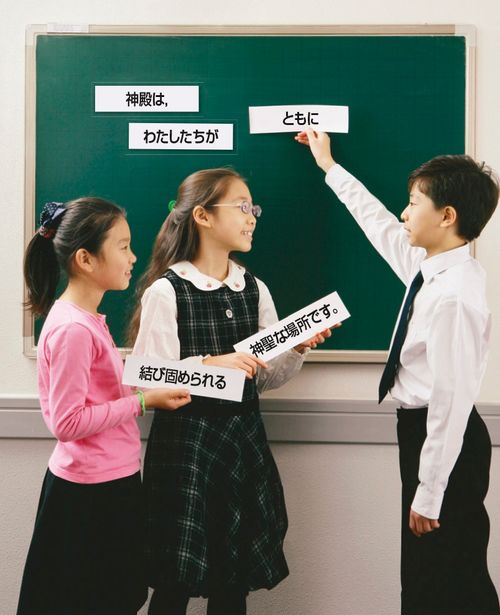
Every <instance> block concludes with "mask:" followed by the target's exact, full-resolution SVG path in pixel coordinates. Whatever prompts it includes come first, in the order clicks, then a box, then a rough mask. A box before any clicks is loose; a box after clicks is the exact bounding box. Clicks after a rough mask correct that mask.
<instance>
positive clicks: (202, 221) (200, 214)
mask: <svg viewBox="0 0 500 615" xmlns="http://www.w3.org/2000/svg"><path fill="white" fill-rule="evenodd" d="M192 216H193V220H194V221H195V222H196V224H199V225H200V226H204V227H205V228H211V226H212V224H211V222H210V216H209V215H208V212H207V210H206V209H205V208H204V207H202V206H201V205H196V207H195V208H194V209H193V213H192Z"/></svg>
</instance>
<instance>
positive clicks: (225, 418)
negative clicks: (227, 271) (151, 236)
mask: <svg viewBox="0 0 500 615" xmlns="http://www.w3.org/2000/svg"><path fill="white" fill-rule="evenodd" d="M164 277H166V278H167V279H168V280H169V281H170V282H171V284H172V286H173V287H174V289H175V292H176V297H177V310H178V335H179V340H180V347H181V359H183V358H186V357H189V356H193V355H206V354H211V355H220V354H226V353H230V352H234V349H233V344H234V343H236V342H237V341H240V340H242V339H244V338H246V337H248V336H250V335H252V334H254V333H256V332H257V330H258V306H259V290H258V287H257V283H256V281H255V278H254V277H253V276H252V275H251V274H249V273H248V272H246V273H245V288H244V289H243V290H242V291H239V292H236V291H233V290H231V289H230V288H229V287H227V286H222V287H221V288H218V289H216V290H213V291H204V290H199V289H197V288H196V287H195V286H194V285H193V284H191V282H189V281H187V280H183V279H181V278H180V277H179V276H177V274H176V273H174V272H173V271H172V270H169V271H168V272H167V273H166V274H165V276H164ZM144 489H145V498H146V557H147V572H148V581H149V585H150V586H151V587H154V588H158V587H167V588H168V587H172V589H174V588H175V586H178V585H179V584H180V585H181V586H182V587H183V589H184V591H186V590H187V592H188V593H189V595H191V596H200V595H201V596H209V595H210V594H211V593H212V592H213V591H214V590H215V591H220V590H221V589H224V588H228V587H229V588H232V589H234V590H237V591H242V592H248V591H251V590H256V589H260V588H267V589H270V588H272V587H274V586H275V585H277V584H278V583H279V582H280V581H281V580H282V579H284V578H285V577H286V576H287V575H288V567H287V564H286V560H285V557H284V554H283V540H284V537H285V533H286V530H287V526H288V522H287V515H286V509H285V502H284V498H283V488H282V485H281V480H280V477H279V474H278V469H277V467H276V464H275V462H274V459H273V456H272V454H271V451H270V449H269V445H268V443H267V438H266V433H265V430H264V425H263V423H262V418H261V415H260V412H259V400H258V396H257V389H256V384H255V379H253V380H246V384H245V389H244V394H243V401H242V402H241V403H237V402H231V401H227V400H217V399H208V398H202V397H196V396H193V401H192V403H191V404H189V405H187V406H185V407H184V408H182V409H180V410H179V411H177V412H165V411H159V410H157V411H155V416H154V419H153V424H152V427H151V433H150V436H149V440H148V446H147V451H146V457H145V463H144Z"/></svg>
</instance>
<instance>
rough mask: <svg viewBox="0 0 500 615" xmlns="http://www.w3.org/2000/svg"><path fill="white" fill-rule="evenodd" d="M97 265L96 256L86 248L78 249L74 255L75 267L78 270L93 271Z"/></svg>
mask: <svg viewBox="0 0 500 615" xmlns="http://www.w3.org/2000/svg"><path fill="white" fill-rule="evenodd" d="M94 266H95V256H94V255H93V254H91V253H90V252H89V251H88V250H85V248H80V249H79V250H77V251H76V252H75V254H74V256H73V267H75V268H76V270H80V271H84V272H85V273H92V272H93V271H94Z"/></svg>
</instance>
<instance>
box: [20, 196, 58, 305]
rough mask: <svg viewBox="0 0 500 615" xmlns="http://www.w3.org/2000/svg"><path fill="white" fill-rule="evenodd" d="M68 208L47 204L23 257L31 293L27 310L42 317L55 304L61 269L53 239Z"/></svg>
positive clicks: (56, 204)
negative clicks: (38, 226)
mask: <svg viewBox="0 0 500 615" xmlns="http://www.w3.org/2000/svg"><path fill="white" fill-rule="evenodd" d="M65 213H66V208H65V207H64V205H63V204H62V203H46V204H45V206H44V208H43V210H42V213H41V215H40V228H39V229H38V231H37V232H36V233H35V236H34V237H33V238H32V240H31V241H30V243H29V245H28V247H27V249H26V253H25V256H24V281H25V282H26V286H27V289H28V298H27V300H26V302H25V304H24V305H25V307H26V308H27V309H29V310H30V311H31V312H32V313H33V314H36V315H43V314H46V313H47V312H48V311H49V308H50V306H51V305H52V303H53V302H54V299H55V295H56V289H57V285H58V283H59V276H60V268H59V262H58V259H57V255H56V251H55V248H54V242H53V238H54V236H55V233H56V231H57V228H58V227H59V224H60V223H61V221H62V219H63V216H64V214H65Z"/></svg>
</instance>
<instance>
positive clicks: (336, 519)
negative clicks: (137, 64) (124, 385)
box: [0, 0, 500, 615]
mask: <svg viewBox="0 0 500 615" xmlns="http://www.w3.org/2000/svg"><path fill="white" fill-rule="evenodd" d="M0 11H1V14H2V19H1V20H0V83H1V86H0V87H1V96H0V187H1V193H2V199H1V201H0V220H1V223H2V227H3V228H2V231H1V237H2V240H1V241H0V263H1V267H2V287H3V288H2V290H3V292H2V298H3V301H2V303H1V307H0V309H1V319H0V322H1V323H2V324H1V329H0V361H1V363H0V364H1V365H2V370H1V371H0V395H26V394H34V393H35V392H36V384H35V369H34V364H33V362H32V361H31V360H28V359H26V358H24V357H23V354H22V319H21V309H20V303H21V301H22V251H23V209H24V202H23V181H24V175H23V174H24V167H23V165H24V158H23V157H24V29H25V26H26V25H27V24H33V23H39V24H44V23H50V22H59V23H95V24H106V23H109V24H111V23H117V24H155V23H160V24H214V25H220V24H278V25H281V24H356V23H358V24H389V23H395V24H422V23H435V24H437V23H457V24H473V25H475V26H476V27H477V34H478V38H477V46H478V51H477V130H476V146H477V148H476V157H477V158H478V159H481V160H486V161H487V162H488V163H489V164H490V165H491V166H493V167H495V168H497V169H499V170H500V145H499V143H500V141H499V133H500V131H499V129H500V114H499V113H498V100H499V99H500V85H499V79H498V70H497V66H498V61H499V59H500V3H499V2H498V0H478V1H476V2H470V0H467V1H465V0H440V2H436V1H435V0H433V1H431V0H421V1H420V2H412V3H409V2H404V0H403V1H402V0H379V1H378V2H371V1H370V0H353V1H351V2H348V3H345V2H339V1H337V2H335V1H334V0H316V1H313V2H307V3H304V2H299V1H298V0H266V1H265V2H263V1H258V2H251V1H250V0H245V1H244V2H241V1H238V0H230V1H229V0H212V2H210V3H209V2H196V1H195V0H183V1H182V2H173V1H170V2H169V1H168V0H162V1H157V0H141V1H135V2H134V1H133V0H119V1H118V0H108V1H107V2H103V1H102V0H86V1H85V2H74V1H71V0H43V1H40V0H18V1H17V2H7V0H0ZM388 172H389V170H388ZM499 231H500V214H497V215H496V216H495V217H494V219H493V220H492V221H491V223H490V225H489V227H488V228H487V230H486V231H485V232H484V234H483V237H482V238H481V239H480V240H479V241H478V246H477V255H478V257H479V260H480V261H481V263H482V264H483V266H484V267H485V268H486V270H487V272H488V276H489V286H488V290H489V301H490V307H491V309H492V311H493V313H494V314H495V315H496V316H497V321H498V318H499V316H498V315H500V247H499V245H500V244H499V242H498V241H496V237H497V236H498V234H499ZM499 364H500V327H499V326H496V327H495V330H494V336H493V345H492V353H491V358H490V363H489V369H488V372H487V374H486V378H485V382H484V386H483V391H482V395H481V400H482V401H488V402H496V403H498V402H500V391H499V389H498V387H497V386H496V381H497V375H496V369H497V366H498V365H499ZM379 373H380V367H379V366H370V365H358V366H355V365H306V367H305V368H304V370H303V372H302V373H301V374H300V375H299V376H298V377H297V378H296V379H295V380H294V381H293V382H292V383H289V385H288V386H287V387H285V388H283V389H282V390H280V391H277V392H274V393H273V396H282V397H300V398H333V399H336V398H337V399H349V398H351V399H373V398H374V397H375V391H376V388H377V384H378V377H379ZM0 435H1V434H0ZM50 448H51V443H50V442H49V441H45V440H7V439H0V467H1V468H2V472H1V477H0V480H1V484H0V489H1V491H0V493H1V495H2V497H1V499H0V543H1V544H2V555H1V561H0V613H1V615H4V614H5V615H10V613H14V612H15V603H16V597H17V591H18V585H19V578H20V574H21V569H22V565H23V559H24V556H25V552H26V548H27V545H28V541H29V536H30V533H31V529H32V522H33V516H34V511H35V504H36V500H37V498H38V492H39V488H40V484H41V477H42V475H43V472H44V469H45V464H46V459H47V457H48V455H49V452H50ZM274 450H275V453H276V457H277V461H278V463H279V466H280V469H281V472H282V476H283V479H284V482H285V487H286V491H287V495H288V505H289V512H290V520H291V529H290V533H289V537H288V541H287V553H288V556H289V559H290V565H291V568H292V575H291V577H290V578H289V579H288V580H287V581H286V582H285V583H283V584H282V586H281V587H279V588H278V589H276V590H275V591H274V592H271V593H269V594H268V593H266V592H259V593H258V594H257V595H256V596H255V597H252V599H251V608H250V613H251V615H254V614H255V613H257V612H258V613H259V614H261V615H266V614H271V613H272V614H278V613H279V614H281V613H287V614H290V615H304V614H305V613H307V614H314V615H330V614H331V613H333V612H336V613H349V614H351V615H372V614H373V613H384V615H392V614H393V613H394V614H395V613H397V612H398V580H397V575H398V557H399V555H398V534H399V529H398V526H399V519H398V515H399V512H398V502H399V487H398V476H397V452H396V449H395V447H392V446H351V445H336V446H335V445H286V444H280V445H276V446H275V447H274ZM499 483H500V451H499V450H498V449H495V451H494V458H493V466H492V488H491V493H490V496H489V508H490V511H491V513H492V514H491V517H492V541H491V549H490V562H491V569H492V573H493V576H494V580H495V582H496V584H497V586H499V587H500V513H498V512H496V511H500V489H499V488H497V485H498V484H499ZM193 608H194V610H193V613H194V612H195V611H196V610H197V608H198V607H193ZM197 612H201V611H199V609H198V610H197Z"/></svg>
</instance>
